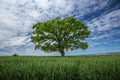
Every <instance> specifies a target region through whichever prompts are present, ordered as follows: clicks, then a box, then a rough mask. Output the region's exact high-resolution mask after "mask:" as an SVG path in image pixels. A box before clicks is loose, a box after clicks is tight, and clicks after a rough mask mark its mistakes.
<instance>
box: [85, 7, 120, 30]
mask: <svg viewBox="0 0 120 80" xmlns="http://www.w3.org/2000/svg"><path fill="white" fill-rule="evenodd" d="M87 25H88V26H89V28H90V29H91V30H92V31H107V30H110V29H112V28H115V27H119V26H120V9H119V10H114V11H112V12H110V13H108V14H106V15H101V16H100V17H97V18H95V19H93V20H92V21H90V22H88V23H87Z"/></svg>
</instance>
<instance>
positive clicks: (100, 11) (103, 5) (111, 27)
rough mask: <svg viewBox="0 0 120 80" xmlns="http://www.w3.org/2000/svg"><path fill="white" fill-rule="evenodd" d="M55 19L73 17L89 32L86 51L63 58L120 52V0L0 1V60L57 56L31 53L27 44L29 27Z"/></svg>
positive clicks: (38, 51) (31, 50) (28, 41)
mask: <svg viewBox="0 0 120 80" xmlns="http://www.w3.org/2000/svg"><path fill="white" fill-rule="evenodd" d="M57 16H59V17H61V18H65V17H67V16H73V17H75V18H77V19H78V20H80V21H82V22H84V23H85V24H86V25H87V26H88V29H89V30H91V35H90V36H89V38H87V39H86V41H87V42H88V44H89V47H88V49H87V50H85V51H84V50H81V49H78V50H74V51H67V52H66V55H81V54H93V53H106V52H120V0H92V1H91V0H0V56H8V55H13V54H14V53H17V54H18V55H33V56H34V55H35V56H57V55H60V54H59V53H58V52H54V53H44V52H43V51H41V50H36V51H35V50H34V44H33V43H32V42H31V40H30V36H31V33H32V25H33V24H35V23H37V22H38V21H39V22H43V21H45V20H48V19H53V18H55V17H57Z"/></svg>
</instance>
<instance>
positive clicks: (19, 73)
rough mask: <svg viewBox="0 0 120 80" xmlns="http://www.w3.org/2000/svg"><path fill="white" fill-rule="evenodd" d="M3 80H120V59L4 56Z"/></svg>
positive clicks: (0, 71) (0, 74)
mask: <svg viewBox="0 0 120 80" xmlns="http://www.w3.org/2000/svg"><path fill="white" fill-rule="evenodd" d="M0 80H120V56H74V57H73V56H69V57H38V56H6V57H5V56H4V57H0Z"/></svg>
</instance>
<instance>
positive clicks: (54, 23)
mask: <svg viewBox="0 0 120 80" xmlns="http://www.w3.org/2000/svg"><path fill="white" fill-rule="evenodd" d="M32 28H33V32H32V35H31V40H32V42H34V43H35V49H41V50H43V51H45V52H55V51H58V52H60V53H61V56H64V55H65V51H67V50H75V49H79V48H81V49H83V50H85V49H87V48H88V44H87V42H85V38H87V37H88V36H89V35H90V31H89V30H88V28H87V26H86V25H85V24H84V23H82V22H81V21H80V20H77V19H76V18H74V17H66V18H64V19H61V18H59V17H56V18H55V19H51V20H47V21H44V22H38V23H36V24H34V25H33V26H32Z"/></svg>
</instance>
